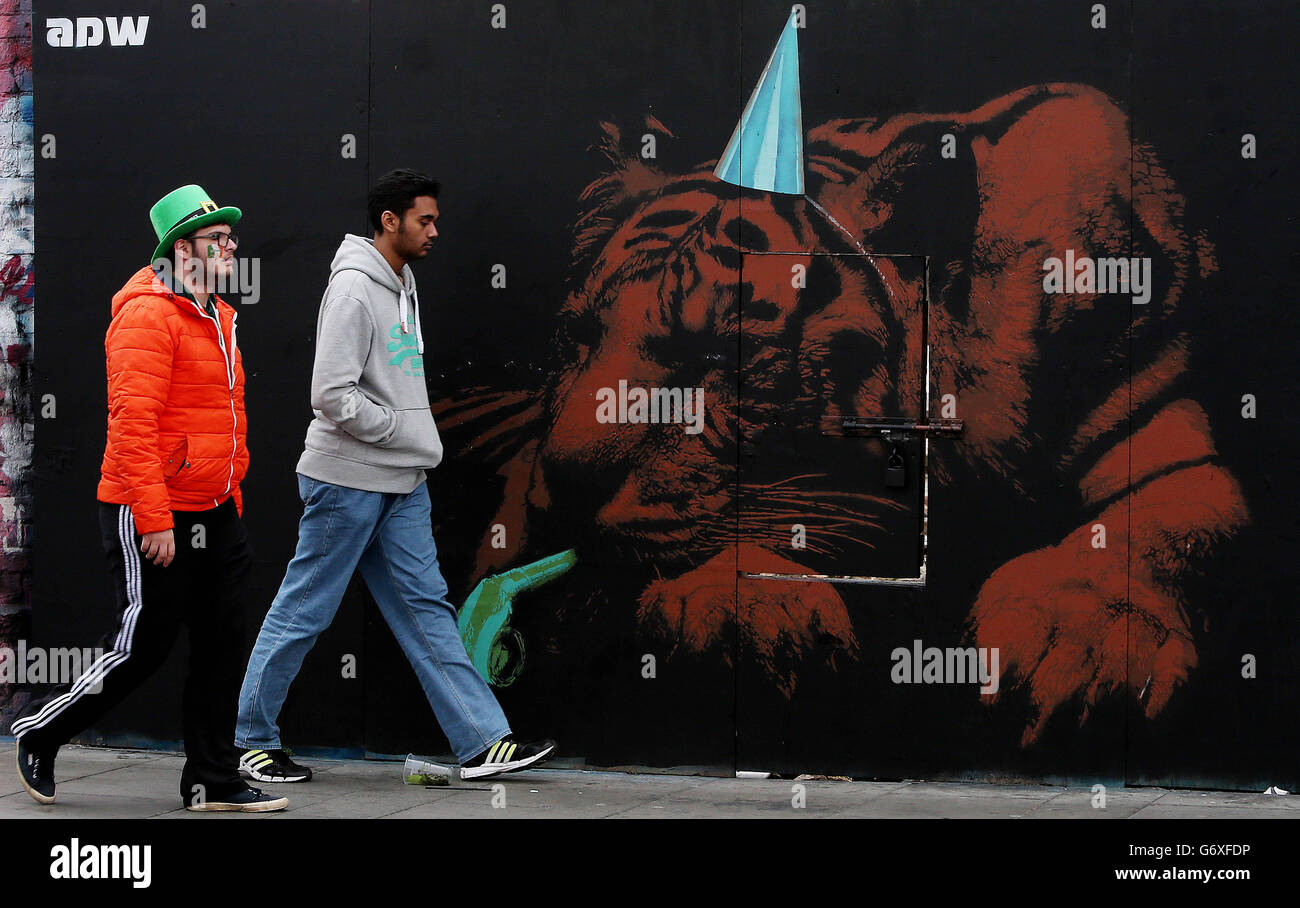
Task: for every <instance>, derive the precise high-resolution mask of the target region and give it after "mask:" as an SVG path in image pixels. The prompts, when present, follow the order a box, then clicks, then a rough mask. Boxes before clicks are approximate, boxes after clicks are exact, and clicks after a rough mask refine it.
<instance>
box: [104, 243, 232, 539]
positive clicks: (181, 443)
mask: <svg viewBox="0 0 1300 908" xmlns="http://www.w3.org/2000/svg"><path fill="white" fill-rule="evenodd" d="M213 299H214V300H215V301H216V307H217V314H218V316H219V318H220V322H221V325H220V331H218V326H217V321H216V320H214V319H213V318H212V317H211V316H210V315H208V314H207V313H206V312H204V311H203V310H202V309H201V308H200V307H199V305H198V304H197V303H195V302H194V301H193V300H192V299H189V298H188V297H185V296H182V295H180V294H177V293H173V292H172V291H171V290H169V289H168V288H167V287H166V286H165V285H164V284H163V283H162V281H161V280H160V279H159V278H158V276H157V275H156V274H155V273H154V272H153V269H152V268H149V267H148V266H146V267H144V268H141V269H140V270H139V271H137V272H136V273H135V274H134V275H132V277H131V279H130V280H129V281H127V282H126V286H124V287H123V288H122V289H121V290H119V291H118V292H117V293H116V294H115V295H114V296H113V321H112V322H111V323H110V324H109V326H108V333H107V335H105V337H104V351H105V353H106V354H107V360H108V443H107V444H106V445H105V446H104V464H103V467H102V468H101V471H100V472H101V474H102V477H101V479H100V482H99V490H98V496H97V497H98V498H99V500H100V501H104V502H108V503H110V504H126V505H130V507H131V514H132V516H133V517H134V518H135V526H136V530H137V531H138V532H140V533H157V532H160V531H162V530H167V529H170V528H171V527H172V515H171V512H172V511H204V510H207V509H208V508H214V507H216V506H217V505H219V504H221V503H222V502H223V501H225V500H226V499H227V498H230V497H231V496H234V499H235V506H236V507H237V508H238V509H239V510H240V513H242V512H243V499H242V497H241V495H240V492H239V483H240V481H241V480H243V478H244V474H245V473H246V472H248V446H247V444H246V443H245V426H246V423H245V420H244V367H243V362H242V360H241V358H240V355H239V350H238V349H237V348H236V346H235V310H234V309H232V308H231V307H230V305H229V304H227V303H225V302H224V301H222V300H221V299H219V298H217V297H215V296H214V297H213ZM178 542H179V540H178Z"/></svg>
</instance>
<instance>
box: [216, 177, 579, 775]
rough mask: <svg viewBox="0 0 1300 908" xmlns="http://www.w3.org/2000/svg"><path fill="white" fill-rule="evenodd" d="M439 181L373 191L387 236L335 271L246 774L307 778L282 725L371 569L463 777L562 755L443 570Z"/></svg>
mask: <svg viewBox="0 0 1300 908" xmlns="http://www.w3.org/2000/svg"><path fill="white" fill-rule="evenodd" d="M438 188H439V187H438V183H437V182H436V181H434V180H431V179H429V178H428V177H426V176H424V175H423V174H420V173H417V172H415V171H411V170H395V171H392V172H391V173H388V174H386V175H385V176H384V177H382V178H381V179H380V180H379V182H378V183H376V184H375V186H374V187H373V188H372V189H371V190H370V194H369V198H368V200H367V208H368V209H369V216H370V222H371V226H372V227H373V228H374V238H373V239H367V238H365V237H360V236H354V235H352V234H348V235H346V236H345V237H344V238H343V243H342V244H341V245H340V246H339V248H338V252H336V253H335V254H334V261H333V262H332V263H331V265H330V280H329V285H328V286H327V287H326V289H325V296H324V298H323V299H322V300H321V306H320V315H319V317H318V319H317V323H316V359H315V364H314V366H313V369H312V380H311V405H312V410H313V411H314V413H315V419H313V420H312V422H311V424H310V425H309V426H308V427H307V440H306V450H304V451H303V454H302V458H301V459H300V460H299V461H298V468H297V472H298V492H299V495H300V497H301V498H302V502H303V515H302V520H301V522H300V523H299V525H298V548H297V551H296V552H295V554H294V557H293V560H292V561H291V562H289V567H288V569H287V570H286V572H285V576H284V580H283V582H281V584H280V591H279V593H277V594H276V597H275V601H274V602H273V603H272V605H271V609H270V611H269V612H267V615H266V619H265V621H264V622H263V624H262V630H261V633H259V634H258V637H257V643H256V644H255V646H254V647H253V654H252V656H251V657H250V659H249V663H248V671H247V673H246V674H245V676H244V683H243V689H242V690H241V692H240V697H239V721H238V724H237V726H236V730H235V746H236V747H237V748H238V749H239V751H240V754H241V758H240V769H242V770H243V771H244V772H245V773H247V774H248V775H250V776H251V777H252V778H254V779H257V780H259V781H262V782H304V781H308V780H310V779H311V770H310V769H307V768H306V767H303V766H299V765H298V764H297V763H295V762H294V761H292V760H291V759H289V757H288V756H287V755H286V754H285V753H284V750H283V748H282V747H281V742H280V734H279V728H278V726H277V724H276V721H277V719H278V717H279V714H280V708H281V707H282V706H283V705H284V700H285V697H286V696H287V695H288V692H289V685H290V684H292V683H293V679H294V677H295V676H296V675H297V674H298V669H299V668H300V667H301V666H302V660H303V658H304V657H305V656H306V655H307V652H308V650H310V649H311V647H312V645H313V644H314V643H315V642H316V638H317V637H318V636H319V635H320V634H321V632H322V631H324V630H325V629H326V628H327V627H329V625H330V622H332V621H333V620H334V615H335V613H336V612H337V611H338V607H339V602H340V601H341V600H342V598H343V593H344V590H346V589H347V585H348V582H349V581H350V580H351V578H352V574H353V572H354V571H355V570H356V569H358V568H360V570H361V575H362V577H363V578H364V579H365V582H366V585H367V586H368V587H369V588H370V592H371V594H372V595H373V596H374V599H375V602H376V604H377V605H378V606H379V609H380V611H381V612H382V614H383V616H384V620H385V621H387V622H388V626H389V627H390V628H391V629H392V631H393V635H394V636H395V637H396V638H397V642H398V644H399V645H400V646H401V647H402V650H403V652H404V653H405V654H406V656H407V658H408V659H409V660H410V662H411V666H412V668H414V669H415V673H416V675H417V676H418V677H419V679H420V684H421V686H422V687H423V688H424V693H425V696H426V697H428V700H429V705H430V706H432V707H433V711H434V715H435V716H436V717H437V719H438V723H439V725H441V726H442V730H443V732H445V733H446V735H447V739H448V741H450V742H451V746H452V748H453V750H454V751H455V753H456V757H457V759H459V760H460V763H461V777H462V778H467V779H469V778H480V777H483V776H491V775H497V774H499V773H503V772H514V771H516V770H519V769H523V768H525V767H528V766H534V765H537V764H538V763H541V762H543V761H545V760H546V759H548V758H549V757H550V756H551V755H552V753H553V752H554V750H555V742H554V741H549V740H548V741H542V742H538V743H523V742H517V741H515V740H514V738H513V735H512V734H511V732H510V726H509V724H508V723H507V722H506V717H505V715H504V713H502V711H501V706H500V705H499V704H498V703H497V700H496V697H495V696H493V694H492V691H491V690H490V689H489V688H488V686H487V683H486V682H485V681H484V680H483V678H482V677H480V676H479V674H478V673H477V672H476V671H475V670H474V666H473V665H472V664H471V662H470V660H469V656H468V655H467V654H466V652H465V645H464V643H463V642H462V641H461V638H460V634H459V632H458V631H457V627H456V608H455V606H453V605H452V604H451V603H450V602H448V601H447V583H446V581H445V580H444V579H443V577H442V573H441V571H440V570H439V568H438V552H437V548H436V547H435V545H434V540H433V531H432V521H431V517H430V508H429V490H428V488H427V487H426V486H425V471H426V470H431V469H433V468H434V467H436V466H437V465H438V463H439V462H440V461H441V460H442V441H441V439H440V438H439V437H438V428H437V426H436V425H435V424H434V421H433V413H432V412H431V410H430V409H429V393H428V389H427V388H426V386H425V383H424V338H423V335H422V334H421V331H420V303H419V297H418V295H417V294H416V289H415V277H414V275H412V273H411V267H410V262H413V261H416V260H417V259H422V258H424V257H425V256H426V255H427V254H428V252H429V249H430V248H431V247H432V245H433V239H434V237H436V236H437V235H438V231H437V228H436V226H435V224H436V222H437V220H438V203H437V196H438Z"/></svg>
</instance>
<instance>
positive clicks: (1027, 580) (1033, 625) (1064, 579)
mask: <svg viewBox="0 0 1300 908" xmlns="http://www.w3.org/2000/svg"><path fill="white" fill-rule="evenodd" d="M1124 567H1125V565H1124V560H1123V559H1121V558H1108V559H1101V558H1095V557H1094V558H1088V557H1086V556H1084V555H1083V554H1082V550H1081V544H1080V542H1079V540H1077V539H1075V538H1073V537H1072V538H1071V539H1069V540H1066V542H1064V543H1062V544H1061V545H1059V546H1053V547H1051V548H1045V549H1039V550H1037V551H1034V552H1030V553H1028V554H1025V555H1021V556H1020V557H1019V558H1016V559H1014V560H1012V561H1010V562H1008V563H1007V564H1005V565H1003V566H1002V567H1001V568H999V569H998V570H997V571H996V572H994V573H993V575H992V576H991V577H989V579H988V580H987V581H985V583H984V586H983V588H981V590H980V592H979V596H978V598H977V599H976V601H975V605H974V607H973V609H972V611H971V622H972V624H973V626H974V629H975V635H976V638H977V641H978V645H979V646H981V647H990V648H991V647H996V648H997V649H998V650H999V657H1000V665H1001V672H1002V677H1003V679H1005V680H1006V681H1007V682H1010V683H1009V684H1008V683H1004V684H1003V685H1002V687H1003V689H1007V688H1008V687H1024V688H1027V689H1028V692H1029V695H1030V702H1031V703H1032V705H1033V707H1034V710H1035V713H1036V715H1035V717H1034V718H1033V719H1032V720H1031V721H1030V723H1029V725H1028V726H1027V727H1026V729H1025V731H1024V734H1023V735H1022V736H1021V740H1020V743H1021V746H1026V745H1029V744H1031V743H1033V742H1034V741H1036V740H1037V739H1038V738H1039V736H1040V735H1041V734H1042V732H1043V729H1044V727H1045V726H1046V725H1047V722H1048V720H1049V719H1050V718H1051V717H1052V716H1053V715H1054V714H1055V713H1056V712H1057V711H1059V710H1062V709H1064V708H1065V707H1066V706H1067V705H1068V704H1070V703H1077V702H1078V701H1079V700H1080V698H1081V700H1082V703H1081V707H1082V709H1081V713H1080V716H1079V724H1080V725H1081V726H1082V725H1083V723H1084V722H1086V721H1087V719H1088V716H1089V714H1090V712H1091V710H1092V709H1093V708H1094V707H1095V706H1096V705H1097V703H1098V702H1099V701H1100V699H1101V698H1102V696H1103V695H1105V694H1107V693H1110V692H1115V691H1122V690H1124V689H1125V687H1127V688H1128V689H1129V690H1131V691H1132V692H1133V694H1134V695H1135V696H1137V697H1138V699H1139V700H1140V701H1141V702H1142V704H1143V709H1144V712H1145V714H1146V715H1147V717H1148V718H1149V717H1152V716H1155V715H1156V714H1157V713H1159V712H1160V711H1161V710H1162V709H1164V707H1165V705H1166V704H1167V703H1168V702H1169V698H1170V697H1171V696H1172V694H1173V692H1174V690H1175V688H1177V686H1178V685H1179V684H1182V683H1183V682H1184V681H1186V680H1187V676H1188V673H1189V672H1190V671H1191V670H1192V669H1194V668H1195V667H1196V664H1197V655H1196V647H1195V644H1194V642H1193V640H1192V634H1191V629H1190V627H1189V625H1188V620H1187V615H1186V613H1185V612H1184V610H1183V608H1182V605H1181V604H1180V602H1179V601H1178V600H1177V599H1176V598H1174V597H1172V596H1170V595H1168V594H1167V593H1165V592H1164V591H1162V590H1161V589H1160V588H1159V587H1158V586H1157V585H1156V584H1155V583H1154V582H1152V581H1151V580H1150V578H1149V577H1144V576H1142V574H1141V573H1140V572H1138V571H1134V573H1133V576H1132V580H1131V585H1130V579H1129V577H1128V575H1127V573H1126V571H1125V569H1124ZM997 698H998V694H992V695H990V696H989V697H988V698H987V700H986V702H989V703H992V702H994V701H995V700H996V699H997Z"/></svg>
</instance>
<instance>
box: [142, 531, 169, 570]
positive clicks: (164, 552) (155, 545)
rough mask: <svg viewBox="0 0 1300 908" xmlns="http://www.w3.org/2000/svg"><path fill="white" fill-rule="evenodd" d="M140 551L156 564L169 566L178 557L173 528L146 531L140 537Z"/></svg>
mask: <svg viewBox="0 0 1300 908" xmlns="http://www.w3.org/2000/svg"><path fill="white" fill-rule="evenodd" d="M140 551H142V552H144V556H145V557H146V558H148V559H149V560H150V561H152V562H153V563H154V564H157V565H161V566H162V567H167V565H169V564H171V563H172V559H173V558H175V557H176V537H175V536H173V535H172V531H171V530H163V531H162V532H160V533H145V534H144V535H143V536H141V537H140Z"/></svg>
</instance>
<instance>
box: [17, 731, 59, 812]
mask: <svg viewBox="0 0 1300 908" xmlns="http://www.w3.org/2000/svg"><path fill="white" fill-rule="evenodd" d="M16 751H17V754H18V780H19V781H20V782H22V783H23V788H26V789H27V793H28V794H29V795H31V796H32V799H33V800H35V801H36V803H38V804H53V803H54V757H55V755H56V754H57V753H58V751H57V750H56V751H54V753H47V754H38V753H35V752H33V751H30V750H28V749H27V748H26V747H25V746H24V745H23V739H22V738H19V739H18V747H17V748H16Z"/></svg>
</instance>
